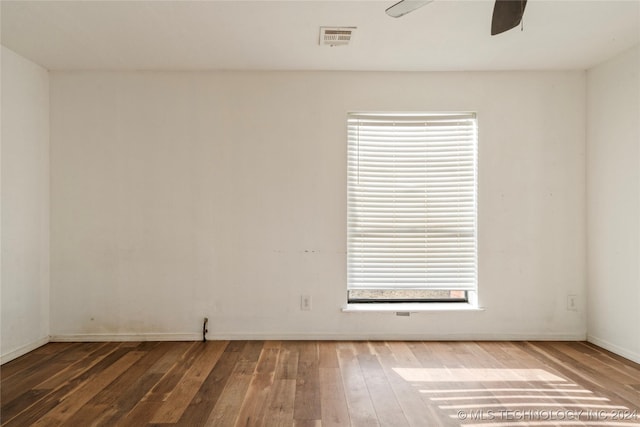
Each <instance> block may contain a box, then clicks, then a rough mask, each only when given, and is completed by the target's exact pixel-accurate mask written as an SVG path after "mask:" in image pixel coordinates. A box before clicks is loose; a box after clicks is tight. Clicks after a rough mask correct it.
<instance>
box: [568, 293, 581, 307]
mask: <svg viewBox="0 0 640 427" xmlns="http://www.w3.org/2000/svg"><path fill="white" fill-rule="evenodd" d="M567 310H568V311H578V296H577V295H567Z"/></svg>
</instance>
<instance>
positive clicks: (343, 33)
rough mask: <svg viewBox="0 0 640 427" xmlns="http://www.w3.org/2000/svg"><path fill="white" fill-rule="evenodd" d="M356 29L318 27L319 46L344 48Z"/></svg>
mask: <svg viewBox="0 0 640 427" xmlns="http://www.w3.org/2000/svg"><path fill="white" fill-rule="evenodd" d="M355 29H356V27H320V46H332V47H333V46H346V45H348V44H349V42H350V41H351V37H352V35H353V31H354V30H355Z"/></svg>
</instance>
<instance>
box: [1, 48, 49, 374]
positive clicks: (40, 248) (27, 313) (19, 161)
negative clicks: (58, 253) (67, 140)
mask: <svg viewBox="0 0 640 427" xmlns="http://www.w3.org/2000/svg"><path fill="white" fill-rule="evenodd" d="M1 59H2V275H1V276H2V286H1V287H0V288H1V298H2V303H1V306H2V314H1V316H0V317H1V319H2V327H1V339H0V355H1V356H0V357H1V360H2V362H6V361H9V360H11V359H13V358H15V357H18V356H20V355H22V354H24V353H26V352H28V351H30V350H32V349H34V348H36V347H38V346H40V345H42V344H44V343H46V342H47V341H48V339H49V75H48V72H47V70H45V69H44V68H42V67H40V66H39V65H36V64H34V63H33V62H31V61H29V60H27V59H25V58H23V57H21V56H19V55H17V54H16V53H14V52H12V51H11V50H9V49H6V48H5V47H4V46H3V47H2V57H1Z"/></svg>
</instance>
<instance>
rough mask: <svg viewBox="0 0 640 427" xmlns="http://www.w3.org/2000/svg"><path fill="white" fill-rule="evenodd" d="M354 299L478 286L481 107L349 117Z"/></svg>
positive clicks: (458, 296) (450, 297) (463, 296)
mask: <svg viewBox="0 0 640 427" xmlns="http://www.w3.org/2000/svg"><path fill="white" fill-rule="evenodd" d="M347 127H348V191H347V193H348V219H347V224H348V225H347V227H348V232H347V235H348V237H347V240H348V243H347V245H348V249H347V264H348V266H347V270H348V271H347V275H348V290H347V293H348V301H349V302H352V303H353V302H358V303H360V302H409V301H411V302H416V301H419V302H427V301H456V302H459V301H469V298H470V295H471V294H472V293H474V292H475V291H476V283H477V271H476V265H477V261H476V258H477V251H476V216H477V215H476V211H477V209H476V205H477V203H476V193H477V191H476V175H477V174H476V157H477V155H476V151H477V123H476V117H475V114H473V113H437V114H417V113H411V114H390V113H381V114H373V113H362V114H361V113H352V114H349V115H348V122H347Z"/></svg>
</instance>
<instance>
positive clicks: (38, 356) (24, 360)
mask: <svg viewBox="0 0 640 427" xmlns="http://www.w3.org/2000/svg"><path fill="white" fill-rule="evenodd" d="M70 347H78V343H71V342H55V343H49V344H47V345H43V346H41V347H38V348H36V349H35V350H33V351H31V352H29V353H27V354H25V355H24V356H21V357H18V358H17V359H13V360H12V361H10V362H7V363H5V364H3V365H2V366H0V377H1V378H2V381H3V383H4V382H6V381H7V380H8V379H9V378H11V377H12V376H14V375H16V374H21V375H23V376H25V370H29V369H30V370H37V369H39V368H40V367H41V366H44V365H45V364H47V363H48V362H49V360H50V359H51V358H52V357H53V356H55V355H57V354H59V353H61V352H63V351H65V350H66V349H68V348H70Z"/></svg>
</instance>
